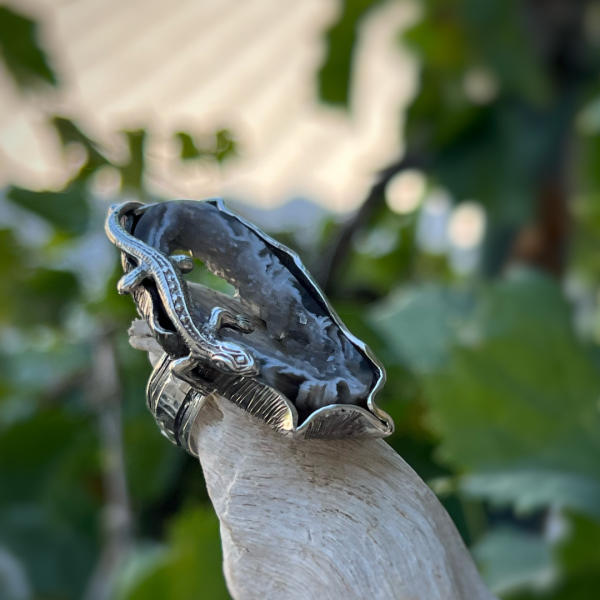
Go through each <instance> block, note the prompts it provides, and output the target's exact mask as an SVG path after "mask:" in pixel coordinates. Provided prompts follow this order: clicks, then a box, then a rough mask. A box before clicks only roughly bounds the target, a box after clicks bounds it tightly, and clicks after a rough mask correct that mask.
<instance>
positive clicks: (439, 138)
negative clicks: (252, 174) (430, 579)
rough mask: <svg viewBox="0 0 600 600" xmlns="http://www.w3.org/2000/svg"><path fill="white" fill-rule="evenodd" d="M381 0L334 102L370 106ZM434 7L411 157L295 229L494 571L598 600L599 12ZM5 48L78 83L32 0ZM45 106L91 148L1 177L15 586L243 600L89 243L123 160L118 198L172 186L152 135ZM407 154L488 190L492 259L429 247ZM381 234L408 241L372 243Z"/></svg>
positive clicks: (357, 6)
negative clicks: (109, 134)
mask: <svg viewBox="0 0 600 600" xmlns="http://www.w3.org/2000/svg"><path fill="white" fill-rule="evenodd" d="M379 4H383V2H378V1H377V0H346V1H345V2H344V3H342V10H341V12H340V15H339V18H338V21H337V22H336V23H335V24H334V25H333V26H332V27H331V28H330V30H329V31H328V32H327V33H326V40H325V42H326V43H327V48H328V50H327V53H326V59H325V62H324V64H323V65H322V66H321V68H320V70H319V72H318V73H315V77H316V78H317V81H318V86H319V90H320V94H321V98H322V101H323V102H327V103H330V104H335V105H341V106H343V107H345V108H346V109H347V110H349V111H351V110H352V107H351V106H350V105H349V97H350V94H349V90H350V88H351V85H352V66H353V52H354V50H355V46H356V44H357V41H356V38H357V30H358V28H359V26H360V23H361V21H362V20H363V19H364V18H365V16H366V15H368V14H369V12H370V11H373V10H377V8H378V7H377V5H379ZM418 4H419V7H420V17H419V19H418V20H417V21H416V23H415V24H414V26H412V27H411V28H410V29H409V31H408V32H406V33H404V34H402V36H400V34H399V39H398V43H399V44H404V45H408V47H409V48H411V51H412V52H413V53H414V55H415V57H416V58H417V59H418V61H419V65H420V66H419V87H418V91H417V93H416V95H415V97H414V100H413V102H412V104H411V105H410V107H409V109H408V112H407V114H406V118H405V127H404V136H405V140H406V142H405V146H406V151H405V154H404V156H403V157H402V158H399V160H398V161H397V162H396V163H394V164H392V165H389V167H388V168H387V169H385V170H383V171H382V172H381V173H379V174H374V175H376V182H375V184H374V186H373V188H372V190H371V193H370V194H369V196H368V197H367V198H366V199H365V202H364V204H363V206H362V207H361V208H360V210H359V211H358V212H357V213H356V214H355V215H353V216H351V217H350V218H349V219H348V220H347V221H345V222H343V223H339V222H338V221H336V220H335V219H333V218H329V217H326V218H325V219H324V221H323V223H322V224H321V228H320V231H321V233H320V238H319V240H317V241H316V242H314V243H312V244H311V245H309V246H307V245H306V244H302V242H301V239H300V237H299V236H297V235H295V232H294V231H289V232H287V233H284V234H282V233H281V232H279V233H278V234H277V235H279V237H280V239H282V241H284V242H285V243H287V244H289V245H291V246H294V247H295V249H297V250H298V251H299V253H300V254H301V256H302V257H303V259H304V260H305V262H306V263H307V264H308V265H309V266H311V267H312V268H313V270H314V272H315V273H316V274H317V276H318V277H319V279H320V282H321V284H322V285H323V287H324V288H325V290H326V291H327V293H328V294H329V295H330V297H331V299H332V301H333V302H334V304H335V306H336V308H337V309H338V311H339V313H340V315H341V317H342V319H343V320H345V322H346V323H347V325H348V326H349V328H350V329H351V330H352V331H353V332H355V333H356V334H357V335H358V336H359V337H361V338H363V339H365V340H366V341H367V342H368V343H369V344H370V345H371V346H372V348H373V349H374V350H375V352H376V353H377V354H378V355H379V356H380V357H381V358H382V359H383V361H384V362H385V365H386V368H387V371H388V376H389V377H388V379H389V381H388V384H387V386H386V388H385V390H384V392H383V395H382V399H381V402H382V405H383V407H384V408H385V409H386V410H387V411H389V412H390V413H391V414H392V416H393V417H394V419H395V422H396V424H397V431H396V433H395V434H394V436H393V437H392V438H390V440H389V442H390V444H391V445H392V446H393V447H394V448H395V449H396V450H397V451H398V452H399V453H400V454H401V455H402V456H403V457H404V458H405V459H406V460H407V461H408V462H409V463H410V464H411V465H412V466H413V467H414V468H415V469H416V470H417V472H418V473H419V474H420V475H421V476H422V477H423V478H424V479H425V480H426V481H427V482H428V483H429V484H430V485H431V486H432V487H433V489H434V490H435V491H436V493H437V494H438V495H439V497H440V498H441V499H442V501H443V502H444V504H445V506H446V508H447V509H448V511H449V512H450V514H451V516H452V518H453V519H454V521H455V523H456V524H457V526H458V528H459V531H460V533H461V535H462V536H463V537H464V539H465V541H466V542H467V544H468V546H469V548H470V549H471V551H472V553H473V555H474V557H475V558H476V560H477V563H478V565H479V567H480V569H481V572H482V574H483V576H484V578H485V580H486V582H487V583H488V585H489V586H490V587H491V588H492V589H493V590H494V591H495V592H496V593H497V594H498V595H499V596H500V597H501V598H505V599H507V600H509V599H512V600H525V599H529V598H540V599H547V600H550V599H554V600H559V599H569V600H585V599H592V598H597V594H598V589H600V353H599V344H600V309H599V306H598V304H599V302H598V299H599V292H600V250H599V249H600V176H599V173H600V169H599V166H600V162H599V159H600V135H599V134H600V79H599V77H598V74H599V69H598V67H599V64H598V61H599V51H600V3H598V2H595V1H591V0H589V1H583V0H556V1H554V2H543V1H541V0H537V1H535V0H529V1H518V0H485V1H482V0H421V1H420V2H419V3H418ZM0 49H1V56H2V60H3V61H4V65H5V67H6V69H7V70H8V72H9V73H10V74H11V75H12V77H13V78H14V81H15V83H16V85H18V86H19V88H20V89H21V91H22V93H23V94H24V95H26V94H29V93H30V92H31V90H33V89H35V90H36V91H37V92H38V93H39V91H40V90H43V89H44V87H48V86H60V82H59V80H58V78H57V76H56V75H55V74H54V72H53V70H52V68H51V64H52V63H51V58H50V57H49V56H48V55H47V53H46V52H45V50H44V49H43V48H42V47H41V46H40V45H39V40H38V26H37V24H36V23H35V22H34V21H33V20H31V19H30V18H29V17H28V16H27V15H24V14H19V13H17V12H15V11H14V10H12V9H8V8H2V7H0ZM48 119H49V120H50V121H51V122H52V123H53V125H54V127H55V128H56V131H57V133H58V135H59V136H60V139H61V140H62V142H63V144H64V146H65V148H66V149H68V148H72V147H73V144H75V145H77V148H79V149H80V150H81V149H83V154H82V156H84V159H83V160H82V161H81V164H79V166H78V168H77V169H76V171H75V172H74V174H73V177H72V179H71V181H70V182H69V183H68V185H67V186H66V187H65V189H64V190H62V191H60V192H56V191H55V192H43V191H42V192H41V191H33V190H26V189H20V188H16V187H11V188H9V189H6V190H4V191H3V192H2V194H3V196H4V200H3V204H2V206H3V221H2V222H3V225H2V229H1V230H0V247H1V249H2V252H1V254H0V256H1V258H0V276H1V279H2V287H0V324H1V327H2V329H1V335H2V343H1V344H0V354H1V360H0V377H1V378H0V394H1V400H0V481H1V485H0V597H2V598H11V599H21V598H23V599H25V598H36V599H38V598H39V599H61V600H62V599H65V600H68V599H75V598H86V599H88V600H95V599H101V598H115V599H119V600H133V599H138V598H139V599H142V598H143V599H151V598H177V600H186V599H187V598H206V599H207V600H209V599H210V600H213V599H214V600H216V599H218V598H228V594H227V590H226V588H225V585H224V580H223V576H222V573H221V556H220V543H219V531H218V522H217V520H216V517H215V516H214V514H213V512H212V508H211V506H210V502H209V500H208V498H207V495H206V490H205V487H204V485H203V482H202V477H201V471H200V469H199V468H198V465H197V463H196V462H195V461H194V460H193V459H191V458H190V457H188V456H186V455H185V454H184V453H183V452H180V451H178V450H177V449H176V448H174V447H172V446H171V445H169V444H168V443H166V442H165V441H164V440H163V439H162V438H161V437H160V436H159V435H158V433H157V430H156V426H155V424H154V423H153V421H152V418H151V416H150V415H149V414H148V413H147V411H146V409H145V407H144V402H143V396H144V385H145V381H146V380H147V377H148V374H149V370H150V366H149V364H148V361H147V359H146V357H145V356H143V355H142V354H141V353H138V352H135V351H134V350H132V349H131V348H129V346H128V344H127V340H126V335H125V331H126V329H127V327H128V325H129V323H130V321H131V320H132V319H133V318H134V317H135V314H134V310H133V306H132V303H131V302H130V300H129V299H127V298H121V297H119V296H118V295H117V294H116V292H115V282H116V280H117V278H118V272H119V265H118V262H117V257H116V255H113V258H111V262H110V263H107V264H104V263H102V261H100V262H96V261H94V258H93V257H94V256H95V254H94V252H95V250H96V249H97V246H98V244H99V243H101V240H102V236H103V233H102V222H103V218H104V214H105V209H106V202H103V201H102V200H101V199H99V198H98V197H97V196H96V195H95V194H94V192H93V186H92V185H91V181H92V180H93V178H94V177H95V176H96V175H97V174H98V172H99V171H101V170H102V169H105V168H106V167H110V168H111V169H113V170H116V171H117V172H118V173H119V176H120V182H121V190H120V192H119V194H120V195H127V196H128V197H131V196H137V197H139V198H140V199H142V200H152V201H156V200H160V198H154V197H151V195H150V194H149V192H148V191H147V189H146V187H145V179H144V173H145V158H146V155H145V150H144V148H145V142H146V140H147V133H146V132H145V131H143V130H139V131H128V132H123V135H124V136H125V139H126V140H127V142H128V147H129V158H128V160H126V161H124V162H115V161H114V160H113V159H111V158H110V156H109V155H108V154H107V153H105V151H104V150H103V148H101V147H100V146H99V145H98V144H96V143H95V142H94V140H92V139H90V138H89V137H88V136H87V135H86V134H85V132H83V131H81V130H80V129H79V127H78V125H77V123H76V122H73V121H72V120H70V119H69V118H67V117H66V116H65V115H48ZM176 137H177V138H178V139H179V141H180V144H181V160H182V161H212V162H214V164H215V165H219V164H221V163H222V162H223V161H227V160H229V158H230V157H231V156H235V154H236V152H237V150H236V143H235V135H234V134H233V133H232V132H230V131H227V130H221V131H215V132H214V134H212V135H210V136H205V137H204V138H203V139H195V138H194V137H193V136H192V135H190V134H189V133H187V132H185V131H181V132H178V133H177V134H176ZM407 169H419V170H420V171H421V172H422V173H423V174H424V175H425V177H426V182H427V184H426V189H427V190H429V191H431V190H439V189H443V190H445V192H446V194H448V195H449V196H450V197H451V198H453V199H454V200H455V201H457V202H461V201H464V200H467V199H470V198H476V199H477V200H478V201H479V202H480V203H481V204H482V205H483V206H484V207H485V213H486V217H487V226H486V234H485V239H484V241H483V244H482V246H481V248H480V260H479V263H478V264H479V268H478V269H477V270H475V271H471V272H469V273H467V274H465V273H462V274H461V273H459V272H457V271H456V269H453V268H452V257H451V256H450V255H449V253H448V252H444V251H442V252H437V253H434V252H431V249H429V251H428V250H427V248H426V247H423V245H422V244H419V227H420V224H421V223H422V221H423V212H424V211H425V209H426V208H425V207H426V203H423V204H421V208H418V207H417V208H415V209H414V210H413V211H412V212H408V213H406V214H401V215H399V214H396V213H393V212H392V211H391V210H390V209H389V208H388V206H387V204H386V201H385V198H386V188H388V184H390V183H391V182H393V180H394V177H396V176H397V175H398V174H399V173H402V172H404V171H405V170H407ZM384 234H385V235H387V237H388V238H390V235H391V238H390V239H392V240H393V243H391V244H383V245H381V244H379V246H377V245H375V246H374V245H373V244H372V243H369V240H371V241H373V240H377V239H379V240H381V239H382V236H383V235H384ZM374 248H375V249H374ZM90 260H92V261H94V262H92V264H94V266H95V270H94V273H93V274H92V276H91V277H90V273H89V268H88V265H89V261H90ZM204 277H205V278H206V277H207V276H206V275H205V276H204ZM211 281H212V280H211ZM213 283H214V282H213Z"/></svg>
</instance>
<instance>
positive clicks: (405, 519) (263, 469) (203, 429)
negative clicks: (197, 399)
mask: <svg viewBox="0 0 600 600" xmlns="http://www.w3.org/2000/svg"><path fill="white" fill-rule="evenodd" d="M131 335H132V344H133V345H134V346H135V347H138V348H140V349H144V350H146V351H150V352H152V351H153V350H156V348H155V347H154V346H153V345H152V343H151V342H150V341H149V340H147V339H145V340H144V339H143V338H144V337H145V334H144V331H143V327H142V326H140V325H136V327H135V328H133V329H132V330H131ZM196 428H197V432H196V434H197V439H198V454H199V456H200V462H201V464H202V468H203V470H204V476H205V479H206V484H207V486H208V492H209V494H210V497H211V500H212V502H213V505H214V507H215V510H216V512H217V515H218V517H219V520H220V522H221V537H222V542H223V556H224V572H225V577H226V579H227V585H228V587H229V590H230V592H231V595H232V596H233V598H234V599H235V600H287V599H290V600H291V599H294V600H296V599H297V600H300V599H302V600H312V599H319V600H329V599H331V600H340V599H348V600H353V599H357V600H358V599H368V600H378V599H381V600H384V599H385V600H389V599H396V600H492V599H493V598H494V596H493V595H492V594H491V593H490V592H489V591H488V590H487V589H486V588H485V586H484V585H483V583H482V581H481V579H480V577H479V574H478V573H477V570H476V568H475V566H474V564H473V561H472V559H471V557H470V555H469V553H468V551H467V549H466V547H465V545H464V544H463V542H462V539H461V538H460V535H459V534H458V532H457V530H456V528H455V526H454V524H453V523H452V520H451V519H450V517H449V516H448V514H447V512H446V511H445V509H444V508H443V507H442V505H441V504H440V502H439V501H438V499H437V498H436V497H435V495H434V494H433V492H431V490H430V489H429V488H428V487H427V486H426V485H425V483H424V482H423V481H422V480H421V479H420V478H419V476H418V475H417V474H416V473H415V472H414V471H413V470H412V469H411V468H410V467H409V466H408V465H407V464H406V462H405V461H404V460H403V459H402V458H401V457H400V456H399V455H398V454H396V452H394V450H392V448H391V447H390V446H389V445H388V444H386V442H384V441H383V440H354V441H352V440H343V441H300V440H292V439H288V438H286V437H285V436H283V435H282V434H280V433H277V432H275V431H273V430H271V429H269V428H268V427H267V426H266V425H264V424H262V423H261V422H260V421H258V420H257V419H255V418H253V417H250V416H249V415H247V414H246V413H244V412H243V411H242V410H241V409H239V408H238V407H237V406H235V405H233V404H232V403H230V402H229V401H227V400H226V399H224V398H221V397H217V396H215V397H212V398H210V399H209V400H208V401H207V404H206V405H205V406H204V408H203V409H202V411H201V413H200V416H199V419H198V421H197V423H196Z"/></svg>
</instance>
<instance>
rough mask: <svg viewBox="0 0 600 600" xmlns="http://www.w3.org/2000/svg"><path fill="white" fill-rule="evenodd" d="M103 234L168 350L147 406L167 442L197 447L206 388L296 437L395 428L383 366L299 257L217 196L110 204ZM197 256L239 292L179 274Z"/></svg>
mask: <svg viewBox="0 0 600 600" xmlns="http://www.w3.org/2000/svg"><path fill="white" fill-rule="evenodd" d="M106 232H107V235H108V237H109V239H110V240H111V242H113V243H114V244H115V246H117V248H118V249H119V250H120V252H121V258H122V265H123V270H124V275H123V277H122V278H121V279H120V281H119V283H118V286H117V289H118V291H119V293H121V294H130V295H131V296H132V297H133V299H134V302H135V304H136V307H137V310H138V312H139V313H140V315H141V316H142V317H143V318H144V319H145V320H146V322H147V323H148V325H149V327H150V330H151V332H152V335H153V336H154V337H155V339H156V341H157V342H158V343H159V345H160V346H161V347H162V349H163V350H164V355H163V356H162V358H161V359H160V361H159V362H158V364H157V365H156V367H155V368H154V371H153V372H152V374H151V376H150V379H149V382H148V387H147V404H148V408H149V409H150V411H151V412H152V414H153V415H154V418H155V419H156V422H157V424H158V426H159V428H160V430H161V431H162V433H163V434H164V435H165V436H166V437H167V438H168V439H169V440H171V442H173V443H175V444H177V445H180V446H182V447H183V448H185V449H186V450H187V451H188V452H190V453H191V454H194V455H196V450H195V447H194V445H193V440H192V439H191V433H192V427H193V425H194V422H195V420H196V418H197V417H198V415H199V414H200V413H201V409H202V406H203V404H204V403H205V401H206V399H207V398H208V397H209V396H210V395H211V394H219V395H221V396H223V397H225V398H227V399H228V400H230V401H231V402H234V403H235V404H237V405H238V406H239V407H241V408H243V409H244V410H245V411H246V412H248V413H250V414H251V415H253V416H254V417H256V418H259V419H261V420H262V421H263V422H265V423H267V424H268V425H269V426H271V427H273V428H274V429H276V430H278V431H280V432H281V433H283V434H286V435H288V436H292V437H297V438H304V439H308V438H326V439H333V438H345V437H385V436H387V435H389V434H391V433H392V431H393V427H394V426H393V422H392V420H391V418H390V417H389V415H387V414H386V413H385V412H384V411H382V410H381V409H380V408H378V407H377V405H376V404H375V397H376V395H377V393H378V392H379V391H380V390H381V387H382V386H383V383H384V381H385V372H384V369H383V366H382V365H381V363H380V362H379V361H378V360H377V358H376V357H375V356H374V354H373V353H372V352H371V350H370V349H369V348H368V347H367V346H366V345H365V344H364V343H363V342H361V341H360V340H358V339H357V338H356V337H354V336H353V335H352V334H351V333H350V332H349V331H348V329H347V328H346V327H345V326H344V324H343V323H342V321H341V320H340V318H339V317H338V316H337V314H336V313H335V311H334V310H333V308H332V307H331V305H330V303H329V301H328V300H327V298H326V297H325V295H324V294H323V292H322V291H321V290H320V289H319V287H318V286H317V284H316V283H315V281H314V280H313V278H312V277H311V275H310V274H309V273H308V271H307V269H306V268H305V267H304V265H303V264H302V262H301V261H300V259H299V257H298V256H297V255H296V254H295V253H294V252H293V251H291V250H290V249H289V248H286V247H285V246H283V245H282V244H280V243H279V242H277V241H275V240H273V239H271V238H270V237H268V236H267V235H265V234H264V233H263V232H262V231H260V230H259V229H258V228H256V227H255V226H254V225H252V224H251V223H249V222H248V221H246V220H244V219H242V218H241V217H239V216H238V215H236V214H235V213H233V212H231V211H230V210H229V209H227V208H226V207H225V205H224V203H223V202H222V201H221V200H206V201H202V202H199V201H169V202H163V203H160V204H151V205H144V204H142V203H139V202H126V203H124V204H121V205H114V206H112V207H111V209H110V210H109V214H108V218H107V221H106ZM182 252H183V253H182ZM194 258H198V259H200V260H201V261H202V262H203V263H204V265H205V266H206V267H207V268H208V270H209V271H211V272H212V273H213V274H214V275H217V276H218V277H220V278H222V279H224V280H226V281H227V282H228V283H229V284H231V285H232V286H233V288H234V289H235V295H234V296H233V297H231V296H228V295H225V294H222V293H220V292H217V291H215V290H213V289H211V288H208V287H205V286H203V285H200V284H197V283H190V282H188V281H186V279H185V278H184V275H185V274H187V273H189V272H190V271H191V270H192V269H193V267H194Z"/></svg>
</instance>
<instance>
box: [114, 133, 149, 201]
mask: <svg viewBox="0 0 600 600" xmlns="http://www.w3.org/2000/svg"><path fill="white" fill-rule="evenodd" d="M123 133H124V134H125V135H126V137H127V145H128V148H129V160H128V161H127V163H125V164H124V165H121V166H120V167H119V171H120V173H121V181H122V186H123V189H125V190H134V191H137V192H140V191H141V190H142V189H143V185H142V183H143V177H144V167H145V157H144V146H145V143H146V132H145V131H144V130H143V129H139V130H137V131H125V132H123Z"/></svg>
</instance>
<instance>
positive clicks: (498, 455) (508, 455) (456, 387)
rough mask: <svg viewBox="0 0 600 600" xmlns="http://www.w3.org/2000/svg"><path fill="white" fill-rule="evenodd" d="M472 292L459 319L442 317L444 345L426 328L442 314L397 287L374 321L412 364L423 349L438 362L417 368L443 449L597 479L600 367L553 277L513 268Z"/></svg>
mask: <svg viewBox="0 0 600 600" xmlns="http://www.w3.org/2000/svg"><path fill="white" fill-rule="evenodd" d="M477 298H478V300H477V304H476V309H475V310H473V312H472V316H471V317H470V318H469V319H466V320H463V322H462V324H460V326H459V327H454V328H452V327H449V328H448V327H446V329H444V328H443V327H441V326H440V332H441V336H442V339H446V341H448V338H450V340H449V341H450V344H449V346H444V345H443V344H441V345H439V346H436V345H435V344H436V340H435V339H434V338H433V336H432V335H431V332H430V328H431V321H433V323H434V327H433V328H432V329H435V324H436V323H437V324H438V326H439V323H443V322H444V320H443V319H442V320H441V321H440V316H439V313H440V310H441V309H440V308H439V306H436V304H435V303H432V304H431V305H430V306H429V307H428V306H427V305H425V306H422V307H417V308H416V309H415V307H414V305H413V303H411V302H410V298H409V299H406V298H404V297H403V295H402V294H400V295H399V296H398V297H396V298H394V300H393V303H394V306H395V310H394V309H393V306H392V307H389V308H388V313H387V314H385V315H383V316H381V317H380V318H379V319H377V320H375V321H374V325H375V326H376V328H377V331H378V332H379V333H380V334H381V335H382V336H384V335H385V336H386V339H387V340H388V343H389V344H391V345H392V346H393V347H394V348H395V349H397V351H398V352H399V353H400V354H401V355H402V356H404V357H407V360H408V361H409V362H410V363H411V364H413V365H420V364H422V361H423V359H422V356H423V355H425V356H428V357H430V356H433V357H434V358H435V359H436V361H438V363H439V366H438V367H436V369H435V370H432V371H430V372H425V371H424V370H423V371H421V373H422V380H423V384H424V391H425V395H426V399H427V401H428V403H429V406H430V410H431V417H430V418H431V421H432V423H433V424H434V426H435V428H436V429H437V431H438V432H439V433H440V434H441V437H442V444H441V448H440V451H441V453H442V454H443V456H444V458H445V459H446V460H447V461H448V462H449V463H451V464H454V465H456V466H457V467H459V468H460V469H462V470H465V471H467V472H474V473H478V474H482V473H489V472H495V471H506V470H507V468H508V469H518V470H523V469H527V470H529V469H532V470H536V471H537V470H544V471H554V472H559V473H570V474H573V475H579V476H582V477H588V478H592V479H593V480H594V481H600V461H599V460H598V459H599V457H600V411H599V409H598V399H599V398H600V373H599V372H598V369H597V366H596V364H595V363H594V360H593V358H592V356H591V354H590V353H589V350H588V349H587V348H586V347H584V346H583V345H582V344H581V343H580V342H579V341H578V340H577V339H576V337H575V335H574V333H573V331H572V326H571V315H570V310H569V307H568V305H567V304H566V302H565V300H564V299H563V297H562V294H561V291H560V288H559V287H558V285H557V284H555V283H554V282H552V281H551V280H549V279H547V278H545V277H542V276H540V275H537V274H534V273H530V272H514V273H513V274H512V275H511V276H509V277H507V279H505V280H504V281H501V282H498V283H495V284H491V285H489V286H481V288H480V291H479V293H478V294H477ZM419 308H420V310H422V312H423V313H424V314H421V315H419V317H418V319H417V318H415V317H414V311H415V310H417V313H418V309H419ZM428 308H429V310H427V309H428ZM445 310H446V312H448V309H445ZM441 314H442V315H443V314H445V313H444V312H443V310H442V311H441ZM450 314H452V313H451V311H450ZM419 323H421V326H420V327H419V326H418V324H419ZM386 330H387V333H386ZM453 331H454V334H453ZM428 332H429V333H428ZM444 336H445V338H444ZM422 337H423V338H424V341H423V342H422V340H421V338H422ZM430 338H431V339H433V341H432V342H428V339H430ZM423 348H425V350H427V352H429V354H427V352H425V351H424V350H423ZM431 348H433V350H431ZM440 348H441V350H440ZM444 350H445V351H446V355H445V360H444ZM432 352H433V354H432ZM420 361H421V362H420ZM428 364H431V365H433V364H435V361H432V362H431V363H428Z"/></svg>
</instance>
